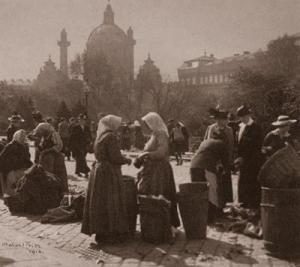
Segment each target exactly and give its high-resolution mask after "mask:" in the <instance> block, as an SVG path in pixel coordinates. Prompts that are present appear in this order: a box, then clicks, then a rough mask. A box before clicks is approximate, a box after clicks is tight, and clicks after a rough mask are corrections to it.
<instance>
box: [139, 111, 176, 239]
mask: <svg viewBox="0 0 300 267" xmlns="http://www.w3.org/2000/svg"><path fill="white" fill-rule="evenodd" d="M142 122H143V124H142V127H143V128H144V131H145V133H146V134H147V133H150V134H151V137H150V139H149V141H148V142H147V143H146V145H145V147H144V152H143V153H142V154H141V155H140V156H139V157H138V159H137V163H138V162H141V163H142V164H141V165H142V167H143V168H142V170H141V171H140V172H139V173H138V193H139V194H143V195H155V196H159V195H162V196H164V197H165V198H166V199H168V200H169V201H170V202H171V225H172V233H173V235H175V233H176V227H178V226H179V225H180V222H179V217H178V211H177V201H176V187H175V181H174V175H173V170H172V167H171V164H170V162H169V133H168V128H167V126H166V125H165V123H164V121H163V120H162V118H161V117H160V116H159V115H158V114H157V113H155V112H150V113H148V114H147V115H146V116H144V117H143V118H142ZM136 165H137V167H139V166H138V165H139V164H136Z"/></svg>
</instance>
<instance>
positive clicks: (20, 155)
mask: <svg viewBox="0 0 300 267" xmlns="http://www.w3.org/2000/svg"><path fill="white" fill-rule="evenodd" d="M31 165H32V162H31V161H30V154H29V149H28V145H27V144H26V132H25V131H24V130H18V131H16V132H15V133H14V135H13V138H12V141H11V142H10V143H8V144H7V145H6V146H5V147H4V149H3V151H2V152H1V154H0V172H1V174H2V179H1V186H2V190H3V196H4V198H9V197H11V196H14V195H15V194H16V192H15V189H16V183H17V181H18V180H19V179H20V178H21V177H22V176H23V175H24V171H25V170H26V169H27V168H29V167H30V166H31Z"/></svg>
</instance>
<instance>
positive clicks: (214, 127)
mask: <svg viewBox="0 0 300 267" xmlns="http://www.w3.org/2000/svg"><path fill="white" fill-rule="evenodd" d="M209 112H210V114H211V118H213V119H214V120H215V123H214V124H211V125H209V126H208V128H207V130H206V133H205V136H204V140H206V139H210V138H212V135H213V134H214V133H218V134H220V135H221V136H222V140H223V142H224V143H225V144H226V147H227V152H228V159H229V164H228V165H227V168H228V169H227V170H225V172H224V173H225V174H224V175H223V177H222V194H223V196H222V197H223V200H224V204H226V203H227V202H233V193H232V180H231V167H230V166H232V165H233V154H234V135H233V131H232V129H231V128H230V127H229V126H228V112H227V111H226V110H223V109H221V108H220V107H219V106H217V107H216V108H211V109H210V110H209Z"/></svg>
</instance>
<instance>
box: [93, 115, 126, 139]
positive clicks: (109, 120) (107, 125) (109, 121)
mask: <svg viewBox="0 0 300 267" xmlns="http://www.w3.org/2000/svg"><path fill="white" fill-rule="evenodd" d="M121 123H122V118H121V117H118V116H115V115H107V116H105V117H103V118H102V119H101V120H100V121H99V123H98V129H97V139H96V140H99V138H100V137H101V136H102V135H103V133H105V132H106V131H113V132H114V131H116V130H117V129H118V128H119V127H120V126H121Z"/></svg>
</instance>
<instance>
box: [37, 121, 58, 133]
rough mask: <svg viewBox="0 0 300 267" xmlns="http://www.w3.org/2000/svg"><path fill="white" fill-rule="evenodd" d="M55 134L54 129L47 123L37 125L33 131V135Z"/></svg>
mask: <svg viewBox="0 0 300 267" xmlns="http://www.w3.org/2000/svg"><path fill="white" fill-rule="evenodd" d="M53 132H55V129H54V127H53V126H52V125H51V124H50V123H48V122H41V123H39V124H38V125H37V126H36V128H35V129H34V130H33V135H37V136H45V135H47V134H50V133H53Z"/></svg>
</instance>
